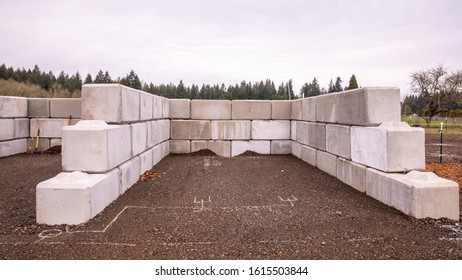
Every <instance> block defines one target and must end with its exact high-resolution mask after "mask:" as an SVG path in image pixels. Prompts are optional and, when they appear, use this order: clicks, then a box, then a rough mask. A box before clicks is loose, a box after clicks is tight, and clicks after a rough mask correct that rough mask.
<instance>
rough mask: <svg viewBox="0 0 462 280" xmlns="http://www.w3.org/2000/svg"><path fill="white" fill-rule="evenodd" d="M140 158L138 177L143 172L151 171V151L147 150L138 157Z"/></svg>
mask: <svg viewBox="0 0 462 280" xmlns="http://www.w3.org/2000/svg"><path fill="white" fill-rule="evenodd" d="M139 158H140V175H141V174H143V173H144V172H146V171H148V170H151V168H152V166H153V164H152V150H151V149H149V150H147V151H145V152H144V153H142V154H140V155H139Z"/></svg>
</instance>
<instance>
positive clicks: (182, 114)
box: [169, 99, 191, 119]
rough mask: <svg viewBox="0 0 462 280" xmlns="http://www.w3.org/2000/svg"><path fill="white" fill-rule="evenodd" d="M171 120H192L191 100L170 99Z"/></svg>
mask: <svg viewBox="0 0 462 280" xmlns="http://www.w3.org/2000/svg"><path fill="white" fill-rule="evenodd" d="M169 106H170V109H169V111H170V116H169V117H170V118H171V119H190V118H191V100H189V99H170V101H169Z"/></svg>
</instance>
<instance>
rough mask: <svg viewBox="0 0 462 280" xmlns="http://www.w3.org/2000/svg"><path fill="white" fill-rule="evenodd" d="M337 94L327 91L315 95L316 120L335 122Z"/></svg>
mask: <svg viewBox="0 0 462 280" xmlns="http://www.w3.org/2000/svg"><path fill="white" fill-rule="evenodd" d="M337 100H338V94H337V93H329V94H323V95H319V96H316V121H317V122H326V123H335V122H336V118H335V116H336V113H335V112H336V110H337V109H336V108H337V102H338V101H337Z"/></svg>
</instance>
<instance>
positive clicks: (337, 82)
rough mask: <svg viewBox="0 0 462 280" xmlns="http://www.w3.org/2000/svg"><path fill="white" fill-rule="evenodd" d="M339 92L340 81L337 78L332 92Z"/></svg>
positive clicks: (341, 88)
mask: <svg viewBox="0 0 462 280" xmlns="http://www.w3.org/2000/svg"><path fill="white" fill-rule="evenodd" d="M340 91H343V87H342V79H341V78H340V77H337V79H336V80H335V85H334V92H340Z"/></svg>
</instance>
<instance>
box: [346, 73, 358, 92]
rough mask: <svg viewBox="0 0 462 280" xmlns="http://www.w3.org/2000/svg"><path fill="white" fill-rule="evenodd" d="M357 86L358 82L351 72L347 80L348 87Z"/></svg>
mask: <svg viewBox="0 0 462 280" xmlns="http://www.w3.org/2000/svg"><path fill="white" fill-rule="evenodd" d="M355 88H358V82H357V81H356V76H355V75H354V74H353V75H352V76H351V78H350V82H348V89H355Z"/></svg>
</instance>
